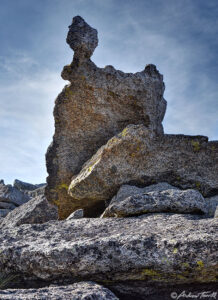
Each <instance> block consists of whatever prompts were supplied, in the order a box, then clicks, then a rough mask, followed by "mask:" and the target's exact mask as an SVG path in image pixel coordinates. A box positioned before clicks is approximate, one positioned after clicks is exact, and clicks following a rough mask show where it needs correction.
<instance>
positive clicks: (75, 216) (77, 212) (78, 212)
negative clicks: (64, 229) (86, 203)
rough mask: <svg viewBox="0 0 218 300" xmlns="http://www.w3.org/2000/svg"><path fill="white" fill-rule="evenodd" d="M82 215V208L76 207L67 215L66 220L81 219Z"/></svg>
mask: <svg viewBox="0 0 218 300" xmlns="http://www.w3.org/2000/svg"><path fill="white" fill-rule="evenodd" d="M83 217H84V210H83V209H77V210H75V211H74V212H73V213H72V214H71V215H69V217H68V218H67V220H71V219H81V218H83Z"/></svg>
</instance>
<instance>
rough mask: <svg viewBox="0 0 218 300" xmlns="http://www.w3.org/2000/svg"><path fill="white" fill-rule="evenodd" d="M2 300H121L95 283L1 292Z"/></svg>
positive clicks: (0, 297)
mask: <svg viewBox="0 0 218 300" xmlns="http://www.w3.org/2000/svg"><path fill="white" fill-rule="evenodd" d="M0 299H1V300H6V299H7V300H27V299H28V300H30V299H41V300H42V299H44V300H119V299H118V298H117V297H116V296H115V295H114V294H113V293H112V292H111V291H110V290H108V289H106V288H104V287H103V286H100V285H99V284H96V283H94V282H79V283H74V284H72V285H66V286H54V285H52V286H49V287H45V288H39V289H8V290H2V291H1V290H0Z"/></svg>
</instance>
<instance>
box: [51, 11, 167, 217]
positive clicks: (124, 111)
mask: <svg viewBox="0 0 218 300" xmlns="http://www.w3.org/2000/svg"><path fill="white" fill-rule="evenodd" d="M67 43H68V44H69V45H70V47H71V48H72V49H73V50H74V59H73V62H72V63H71V64H70V65H68V66H65V67H64V69H63V72H62V78H63V79H65V80H68V81H70V84H69V85H67V86H65V88H64V89H63V91H62V92H61V93H60V94H59V96H58V97H57V99H56V101H55V108H54V118H55V134H54V137H53V142H52V144H51V145H50V147H49V148H48V151H47V155H46V157H47V171H48V174H49V176H48V178H47V183H48V187H47V188H46V196H47V199H48V200H49V201H51V202H53V203H55V204H57V205H58V207H59V215H60V217H61V218H66V217H67V216H68V215H69V214H70V213H71V212H73V211H74V210H76V209H77V208H79V207H77V205H76V203H75V202H74V201H73V199H72V198H71V197H70V196H69V194H68V193H67V190H68V187H69V184H70V182H71V180H72V177H73V176H74V175H76V174H77V173H78V172H79V171H80V170H81V168H82V165H83V164H84V163H85V162H86V161H87V160H88V159H89V158H91V157H92V155H93V154H94V153H95V152H96V151H97V149H98V148H100V147H101V146H102V145H104V144H105V143H106V142H107V141H108V140H109V139H110V138H111V137H113V136H114V135H115V134H117V133H118V132H120V131H122V130H123V129H124V128H125V127H126V126H127V125H128V124H144V125H145V126H146V127H147V128H149V130H150V131H152V132H155V133H157V134H162V133H163V127H162V124H161V122H162V120H163V117H164V114H165V110H166V101H165V100H164V98H163V93H164V83H163V77H162V75H160V73H159V72H158V71H157V70H156V67H155V66H154V65H148V66H146V67H145V69H144V70H143V71H142V72H137V73H135V74H132V73H124V72H122V71H119V70H116V69H115V68H113V67H112V66H106V67H105V68H98V67H97V66H96V65H95V64H94V63H93V62H92V61H91V60H90V57H91V55H92V53H93V51H94V49H95V48H96V46H97V44H98V37H97V30H96V29H93V28H92V27H90V26H89V25H88V24H87V23H86V22H85V21H84V20H83V19H82V18H81V17H75V18H73V23H72V25H71V26H70V27H69V33H68V36H67Z"/></svg>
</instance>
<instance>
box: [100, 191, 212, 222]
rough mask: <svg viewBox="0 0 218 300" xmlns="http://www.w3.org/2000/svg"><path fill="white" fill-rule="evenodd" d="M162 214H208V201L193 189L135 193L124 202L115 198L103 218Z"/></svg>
mask: <svg viewBox="0 0 218 300" xmlns="http://www.w3.org/2000/svg"><path fill="white" fill-rule="evenodd" d="M162 212H168V213H181V214H189V213H191V214H197V215H200V214H206V212H207V210H206V201H205V199H204V198H203V196H202V195H201V193H199V192H198V191H196V190H191V189H189V190H184V191H180V190H179V189H168V190H164V191H161V192H159V191H156V192H148V193H144V192H141V193H138V194H136V193H134V195H131V194H129V196H128V197H127V198H124V199H123V200H118V199H117V197H116V196H115V197H114V198H113V199H112V200H111V202H110V204H109V206H108V207H107V208H106V210H105V211H104V213H103V215H102V217H128V216H137V215H143V214H146V213H162Z"/></svg>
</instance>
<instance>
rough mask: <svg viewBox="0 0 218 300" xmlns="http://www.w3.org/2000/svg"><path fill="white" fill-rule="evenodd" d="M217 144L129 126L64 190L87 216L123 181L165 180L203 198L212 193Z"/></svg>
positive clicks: (216, 181)
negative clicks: (200, 194)
mask: <svg viewBox="0 0 218 300" xmlns="http://www.w3.org/2000/svg"><path fill="white" fill-rule="evenodd" d="M217 170H218V142H217V141H214V142H208V139H207V138H206V137H202V136H185V135H168V134H166V135H162V136H158V137H157V136H155V135H153V134H152V133H151V131H149V130H148V129H147V128H146V127H145V126H143V125H129V126H128V127H127V128H125V129H124V130H123V131H122V132H121V133H120V134H118V135H117V136H115V137H113V138H112V139H111V140H109V141H108V143H107V144H106V145H105V146H103V147H101V148H100V149H99V150H98V151H97V153H96V154H95V155H94V156H93V157H92V158H91V159H90V160H89V161H87V163H86V164H85V165H84V166H83V169H82V170H81V172H80V173H79V174H78V175H77V176H75V177H74V178H73V180H72V182H71V184H70V187H69V190H68V191H69V194H70V195H71V196H72V197H73V199H74V201H75V203H77V205H78V206H79V207H80V208H85V210H86V212H87V214H92V213H93V207H95V206H97V205H99V203H102V202H103V201H108V200H110V199H111V198H112V197H113V196H114V195H115V194H116V193H117V191H118V190H119V188H120V186H121V185H123V184H131V185H138V186H146V185H149V184H151V183H152V182H161V181H166V182H168V183H170V184H173V185H175V186H178V187H181V188H182V189H187V188H194V189H198V190H199V191H200V192H201V193H202V194H203V195H204V196H212V195H213V194H216V193H218V176H217Z"/></svg>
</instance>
